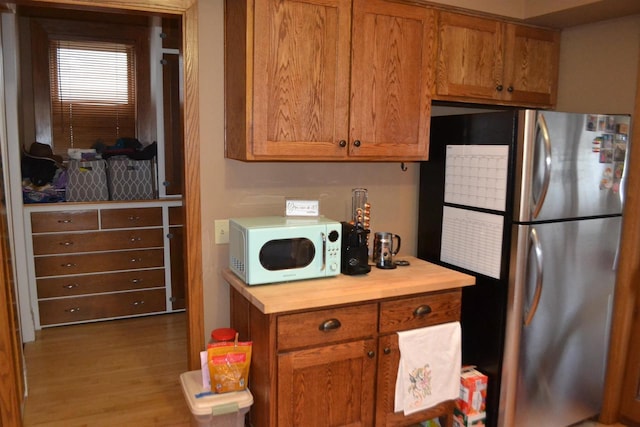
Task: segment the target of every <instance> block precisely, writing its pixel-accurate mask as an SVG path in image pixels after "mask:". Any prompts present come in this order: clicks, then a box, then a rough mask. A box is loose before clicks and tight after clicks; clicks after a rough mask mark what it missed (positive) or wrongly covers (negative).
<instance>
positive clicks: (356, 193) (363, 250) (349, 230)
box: [340, 188, 371, 275]
mask: <svg viewBox="0 0 640 427" xmlns="http://www.w3.org/2000/svg"><path fill="white" fill-rule="evenodd" d="M352 211H353V219H352V221H351V222H342V252H341V255H342V260H341V267H340V271H341V272H342V274H348V275H356V274H366V273H368V272H370V271H371V266H370V265H369V234H370V232H371V230H369V215H370V212H371V205H370V204H369V203H368V200H367V190H366V189H365V188H354V189H353V190H352Z"/></svg>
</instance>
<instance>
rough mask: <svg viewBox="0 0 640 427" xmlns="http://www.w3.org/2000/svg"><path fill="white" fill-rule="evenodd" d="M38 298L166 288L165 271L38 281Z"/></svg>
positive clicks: (53, 278)
mask: <svg viewBox="0 0 640 427" xmlns="http://www.w3.org/2000/svg"><path fill="white" fill-rule="evenodd" d="M36 285H37V287H38V298H39V299H42V298H55V297H69V296H74V295H86V294H98V293H103V292H118V291H126V290H134V289H145V288H160V287H164V285H165V283H164V269H155V270H139V271H125V272H121V273H101V274H87V275H84V276H65V277H52V278H48V279H38V280H36Z"/></svg>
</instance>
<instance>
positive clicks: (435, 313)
mask: <svg viewBox="0 0 640 427" xmlns="http://www.w3.org/2000/svg"><path fill="white" fill-rule="evenodd" d="M406 259H408V260H409V261H410V266H407V267H398V268H396V269H394V270H379V269H376V268H373V269H372V271H371V272H370V273H369V274H367V275H363V276H345V275H338V276H337V277H332V278H323V279H317V280H305V281H299V282H290V283H282V284H275V285H261V286H247V285H246V284H245V283H244V282H242V281H241V280H240V279H239V278H238V277H237V276H236V275H235V274H233V273H232V272H231V271H230V270H229V269H226V270H224V271H223V273H222V275H223V277H224V278H225V280H226V281H227V282H228V283H229V284H230V285H231V326H232V327H234V328H235V329H236V330H237V331H238V332H239V333H240V339H242V340H251V341H253V355H252V363H251V371H250V380H249V388H250V390H251V393H252V394H253V396H254V404H253V406H252V408H251V421H252V423H253V425H255V426H284V425H286V426H327V425H362V426H373V425H375V426H398V425H411V424H416V423H419V422H421V421H424V420H429V419H433V418H436V417H439V418H440V421H441V423H442V425H443V426H451V425H452V421H453V420H452V413H453V401H447V402H443V403H440V404H438V405H436V406H434V407H432V408H429V409H427V410H424V411H421V412H417V413H415V414H412V415H410V416H404V414H403V413H402V412H399V413H394V394H395V380H396V376H397V369H398V361H399V358H400V354H399V350H398V337H397V333H396V332H398V331H404V330H410V329H415V328H422V327H426V326H432V325H436V324H440V323H446V322H452V321H458V320H459V319H460V298H461V293H462V292H461V288H462V287H464V286H468V285H473V284H474V283H475V279H474V277H472V276H469V275H467V274H463V273H459V272H455V271H452V270H449V269H447V268H444V267H440V266H437V265H434V264H431V263H428V262H425V261H422V260H418V259H416V258H412V257H408V258H406Z"/></svg>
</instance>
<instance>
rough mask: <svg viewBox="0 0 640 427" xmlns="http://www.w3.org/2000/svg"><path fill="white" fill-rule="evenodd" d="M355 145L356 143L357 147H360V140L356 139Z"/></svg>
mask: <svg viewBox="0 0 640 427" xmlns="http://www.w3.org/2000/svg"><path fill="white" fill-rule="evenodd" d="M353 145H355V146H356V147H360V140H359V139H356V140H355V141H353Z"/></svg>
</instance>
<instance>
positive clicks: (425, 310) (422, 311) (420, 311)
mask: <svg viewBox="0 0 640 427" xmlns="http://www.w3.org/2000/svg"><path fill="white" fill-rule="evenodd" d="M429 313H431V307H429V306H428V305H421V306H420V307H418V308H416V309H415V310H413V315H414V316H416V317H420V316H426V315H427V314H429Z"/></svg>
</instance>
